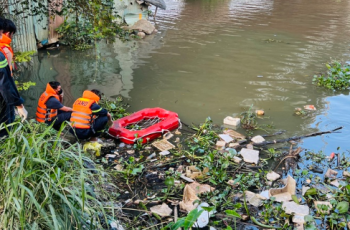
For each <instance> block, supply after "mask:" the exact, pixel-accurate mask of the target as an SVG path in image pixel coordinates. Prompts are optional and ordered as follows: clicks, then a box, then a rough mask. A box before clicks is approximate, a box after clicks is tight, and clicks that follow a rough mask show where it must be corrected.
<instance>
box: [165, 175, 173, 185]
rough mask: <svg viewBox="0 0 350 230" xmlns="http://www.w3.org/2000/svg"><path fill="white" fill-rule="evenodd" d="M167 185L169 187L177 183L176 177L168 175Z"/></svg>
mask: <svg viewBox="0 0 350 230" xmlns="http://www.w3.org/2000/svg"><path fill="white" fill-rule="evenodd" d="M164 183H165V185H166V186H168V187H171V186H173V185H174V184H175V179H174V177H167V178H166V179H165V181H164Z"/></svg>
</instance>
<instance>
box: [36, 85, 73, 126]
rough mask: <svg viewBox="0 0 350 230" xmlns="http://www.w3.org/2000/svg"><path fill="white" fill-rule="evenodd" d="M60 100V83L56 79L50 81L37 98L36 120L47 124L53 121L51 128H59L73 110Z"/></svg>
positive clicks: (67, 119)
mask: <svg viewBox="0 0 350 230" xmlns="http://www.w3.org/2000/svg"><path fill="white" fill-rule="evenodd" d="M62 102H63V90H62V88H61V84H60V83H59V82H57V81H50V82H49V83H47V85H46V90H45V92H43V93H42V94H41V96H40V98H39V101H38V107H37V110H36V120H37V121H38V122H40V123H46V124H48V125H51V124H52V123H54V124H53V128H54V129H56V130H59V129H60V127H61V125H62V123H63V122H65V121H69V119H70V117H71V113H72V111H73V110H72V108H70V107H67V106H64V105H63V104H62Z"/></svg>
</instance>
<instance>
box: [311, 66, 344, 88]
mask: <svg viewBox="0 0 350 230" xmlns="http://www.w3.org/2000/svg"><path fill="white" fill-rule="evenodd" d="M326 67H327V69H328V70H327V72H326V74H320V75H315V76H314V78H313V80H312V81H313V83H314V84H316V85H317V86H322V87H325V88H327V89H331V90H345V89H347V88H349V86H350V64H349V63H347V64H342V63H341V62H339V61H337V60H332V61H331V62H329V63H327V64H326Z"/></svg>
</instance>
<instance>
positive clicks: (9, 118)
mask: <svg viewBox="0 0 350 230" xmlns="http://www.w3.org/2000/svg"><path fill="white" fill-rule="evenodd" d="M4 25H5V20H4V19H2V18H0V39H1V38H2V36H3V34H2V32H3V29H4ZM6 56H7V55H6V53H5V51H4V50H3V49H2V48H0V125H1V129H0V137H4V136H6V135H7V131H6V129H5V128H4V126H3V124H6V125H7V124H10V123H12V122H14V120H15V107H17V112H18V114H19V115H20V117H21V118H22V122H23V121H24V120H25V119H26V118H27V116H28V112H27V110H26V109H25V108H24V106H23V102H24V100H23V99H22V98H21V97H20V96H19V93H18V90H17V87H16V85H15V82H14V80H13V78H12V77H11V71H10V67H9V64H8V62H7V58H6ZM7 128H8V129H10V127H7Z"/></svg>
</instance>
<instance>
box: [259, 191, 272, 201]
mask: <svg viewBox="0 0 350 230" xmlns="http://www.w3.org/2000/svg"><path fill="white" fill-rule="evenodd" d="M260 196H263V197H265V198H266V199H270V195H269V190H265V191H262V192H261V193H260Z"/></svg>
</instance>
